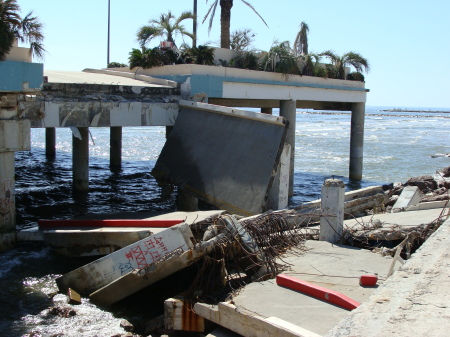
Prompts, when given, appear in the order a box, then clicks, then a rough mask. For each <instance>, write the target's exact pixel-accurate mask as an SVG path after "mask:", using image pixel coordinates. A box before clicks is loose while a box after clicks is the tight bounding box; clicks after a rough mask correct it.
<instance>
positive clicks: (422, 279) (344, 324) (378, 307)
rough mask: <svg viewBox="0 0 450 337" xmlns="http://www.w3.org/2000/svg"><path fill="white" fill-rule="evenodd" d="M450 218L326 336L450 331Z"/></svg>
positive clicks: (441, 333)
mask: <svg viewBox="0 0 450 337" xmlns="http://www.w3.org/2000/svg"><path fill="white" fill-rule="evenodd" d="M449 246H450V220H447V221H446V222H445V223H444V224H443V225H441V227H440V228H439V229H438V230H437V231H436V232H435V233H434V234H433V235H432V236H431V237H430V238H429V239H428V240H427V241H426V242H425V243H424V244H423V245H422V247H420V249H419V250H418V251H416V252H415V253H414V254H413V255H412V258H411V259H410V260H408V261H407V262H406V263H405V264H404V265H403V266H402V267H401V268H400V270H398V271H397V272H395V273H394V274H393V275H392V276H391V277H390V278H388V279H387V281H386V282H384V284H383V285H382V286H380V287H379V288H378V289H377V290H376V291H375V292H374V293H373V295H372V296H371V297H370V298H369V300H367V301H366V302H365V303H363V304H362V305H361V306H360V307H359V308H357V309H355V310H354V311H352V312H351V313H350V314H349V315H347V316H346V317H345V318H344V319H343V320H342V321H341V322H340V323H339V324H337V325H336V326H335V327H334V328H333V329H332V330H331V331H330V332H329V333H328V335H327V336H330V337H337V336H354V337H357V336H373V337H375V336H380V337H381V336H448V335H449V330H450V282H449V280H450V255H449V253H448V247H449Z"/></svg>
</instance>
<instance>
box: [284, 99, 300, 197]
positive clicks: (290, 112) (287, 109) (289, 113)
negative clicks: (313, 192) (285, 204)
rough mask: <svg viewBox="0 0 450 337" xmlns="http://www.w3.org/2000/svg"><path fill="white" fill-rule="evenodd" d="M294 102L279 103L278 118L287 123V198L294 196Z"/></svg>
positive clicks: (295, 115) (295, 116) (295, 117)
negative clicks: (284, 119) (288, 146)
mask: <svg viewBox="0 0 450 337" xmlns="http://www.w3.org/2000/svg"><path fill="white" fill-rule="evenodd" d="M296 111H297V109H296V101H280V116H282V117H284V118H286V119H287V120H288V121H289V127H288V131H287V135H286V140H285V142H286V143H287V144H289V145H290V146H291V168H290V170H289V172H290V173H289V196H290V197H291V196H292V195H293V194H294V162H295V161H294V160H295V124H296V119H297V114H296Z"/></svg>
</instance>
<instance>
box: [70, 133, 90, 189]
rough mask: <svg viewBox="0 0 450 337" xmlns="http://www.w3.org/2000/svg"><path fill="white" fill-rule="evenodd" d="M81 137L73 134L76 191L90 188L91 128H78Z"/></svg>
mask: <svg viewBox="0 0 450 337" xmlns="http://www.w3.org/2000/svg"><path fill="white" fill-rule="evenodd" d="M78 131H79V132H80V136H81V139H79V138H77V137H75V136H72V144H73V148H72V167H73V189H74V191H87V190H89V128H86V127H83V128H78Z"/></svg>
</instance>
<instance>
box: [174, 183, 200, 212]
mask: <svg viewBox="0 0 450 337" xmlns="http://www.w3.org/2000/svg"><path fill="white" fill-rule="evenodd" d="M177 210H178V211H183V212H195V211H198V199H197V198H196V197H194V196H192V195H191V194H189V193H187V192H186V191H184V190H183V189H181V188H179V189H178V200H177Z"/></svg>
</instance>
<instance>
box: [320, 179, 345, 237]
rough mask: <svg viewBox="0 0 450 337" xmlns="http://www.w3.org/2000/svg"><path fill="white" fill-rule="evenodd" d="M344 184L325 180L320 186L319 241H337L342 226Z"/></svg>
mask: <svg viewBox="0 0 450 337" xmlns="http://www.w3.org/2000/svg"><path fill="white" fill-rule="evenodd" d="M344 196H345V187H344V183H343V182H342V181H341V180H339V179H327V180H325V182H324V184H323V186H322V206H321V208H322V214H324V216H322V217H321V218H320V236H319V240H320V241H328V242H331V243H335V242H337V241H339V239H340V238H341V235H342V229H343V226H344Z"/></svg>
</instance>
